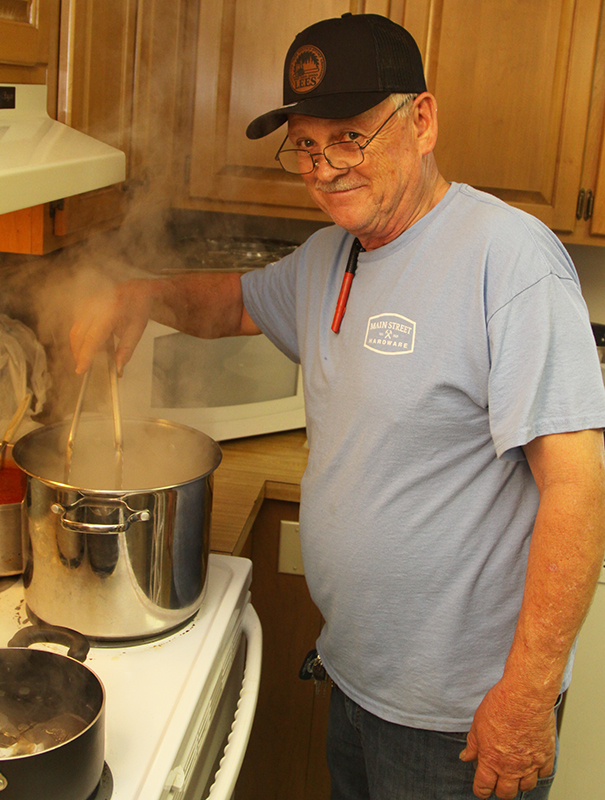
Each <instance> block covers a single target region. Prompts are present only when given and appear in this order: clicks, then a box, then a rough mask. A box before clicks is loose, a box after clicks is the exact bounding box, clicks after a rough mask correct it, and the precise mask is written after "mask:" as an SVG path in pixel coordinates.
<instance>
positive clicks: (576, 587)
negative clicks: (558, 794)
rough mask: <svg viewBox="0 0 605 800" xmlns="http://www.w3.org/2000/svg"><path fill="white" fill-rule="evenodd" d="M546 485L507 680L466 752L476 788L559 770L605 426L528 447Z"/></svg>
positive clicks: (602, 525)
mask: <svg viewBox="0 0 605 800" xmlns="http://www.w3.org/2000/svg"><path fill="white" fill-rule="evenodd" d="M525 451H526V455H527V459H528V462H529V464H530V467H531V470H532V474H533V475H534V477H535V480H536V484H537V486H538V489H539V491H540V506H539V511H538V515H537V518H536V522H535V525H534V530H533V534H532V541H531V545H530V552H529V561H528V567H527V575H526V581H525V589H524V595H523V602H522V606H521V611H520V614H519V619H518V623H517V627H516V630H515V635H514V639H513V643H512V646H511V649H510V652H509V655H508V658H507V661H506V665H505V668H504V674H503V676H502V678H501V680H500V681H498V683H497V684H496V685H495V686H494V687H493V688H492V689H490V691H489V692H488V693H487V694H486V696H485V697H484V699H483V701H482V702H481V704H480V706H479V708H478V709H477V711H476V713H475V718H474V720H473V724H472V727H471V730H470V732H469V735H468V737H467V747H466V748H465V750H464V751H463V752H462V753H461V758H462V759H463V760H465V761H477V769H476V772H475V782H474V786H473V789H474V792H475V794H476V795H477V796H478V797H484V798H487V797H489V796H490V795H491V794H492V793H495V794H496V796H497V797H500V798H514V797H515V796H516V795H517V793H518V792H519V791H529V790H531V789H533V788H534V786H535V785H536V781H537V780H538V778H539V777H545V776H546V775H549V774H550V773H551V772H552V769H553V764H554V756H555V719H554V713H553V707H554V703H555V700H556V697H557V694H558V693H559V691H560V689H561V681H562V677H563V672H564V670H565V665H566V663H567V659H568V656H569V651H570V649H571V647H572V645H573V642H574V639H575V637H576V635H577V632H578V630H579V628H580V626H581V624H582V621H583V619H584V617H585V615H586V612H587V610H588V608H589V605H590V601H591V598H592V596H593V592H594V588H595V585H596V581H597V577H598V573H599V569H600V565H601V561H602V557H603V549H604V545H605V468H604V458H603V435H602V433H601V432H600V431H580V432H577V433H569V434H560V435H555V436H545V437H542V438H541V439H536V440H534V441H533V442H531V443H530V444H529V445H527V446H526V448H525Z"/></svg>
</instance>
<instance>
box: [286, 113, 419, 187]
mask: <svg viewBox="0 0 605 800" xmlns="http://www.w3.org/2000/svg"><path fill="white" fill-rule="evenodd" d="M413 99H414V98H413V97H411V98H408V99H407V100H404V102H403V103H401V105H399V106H397V108H396V109H395V110H394V111H393V112H392V113H391V114H389V116H388V117H387V118H386V119H385V121H384V122H383V123H382V125H381V126H380V127H379V128H378V130H377V131H375V132H374V133H373V134H372V135H371V136H370V138H369V139H368V141H367V142H366V143H365V144H359V142H354V141H353V142H333V143H332V144H328V145H326V146H325V147H324V149H323V150H322V151H321V152H319V153H310V152H309V151H308V150H302V149H300V148H297V147H292V148H290V149H288V150H284V151H283V152H284V153H306V154H307V155H308V156H309V158H310V159H311V163H312V164H313V166H312V167H311V169H308V170H307V171H306V172H292V171H291V170H289V169H286V168H285V167H284V165H283V164H282V162H281V160H280V155H281V153H282V147H283V146H284V145H285V143H286V142H287V141H288V134H286V138H285V139H284V141H283V142H282V143H281V145H280V146H279V150H278V151H277V153H276V155H275V161H279V165H280V167H281V168H282V169H283V170H284V172H288V173H290V174H291V175H309V174H310V173H311V172H313V170H314V169H315V168H316V167H317V161H316V160H315V159H316V158H317V156H323V157H324V158H325V159H326V162H327V163H328V164H329V166H330V167H332V169H340V170H342V169H352V168H353V167H358V166H359V165H360V164H363V161H364V154H363V151H364V150H365V149H366V147H367V146H368V145H369V144H370V142H371V141H372V139H374V138H375V137H376V136H378V134H379V133H380V131H381V130H382V129H383V128H384V126H385V125H386V124H387V122H388V121H389V120H390V119H391V118H392V117H394V116H395V114H396V113H397V112H398V111H400V110H401V109H402V108H403V107H404V106H405V105H407V104H408V103H409V102H411V100H413ZM342 144H356V145H357V147H358V148H359V154H360V155H361V159H360V160H359V161H357V162H356V163H355V164H349V165H347V166H346V167H335V166H334V164H332V162H331V161H330V159H329V158H328V156H327V155H326V150H329V149H330V147H338V146H339V145H342Z"/></svg>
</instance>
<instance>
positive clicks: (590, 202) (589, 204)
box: [584, 190, 594, 220]
mask: <svg viewBox="0 0 605 800" xmlns="http://www.w3.org/2000/svg"><path fill="white" fill-rule="evenodd" d="M593 208H594V194H593V193H592V192H591V191H590V190H589V191H588V194H587V195H586V210H585V211H584V219H587V220H588V219H590V218H591V217H592V209H593Z"/></svg>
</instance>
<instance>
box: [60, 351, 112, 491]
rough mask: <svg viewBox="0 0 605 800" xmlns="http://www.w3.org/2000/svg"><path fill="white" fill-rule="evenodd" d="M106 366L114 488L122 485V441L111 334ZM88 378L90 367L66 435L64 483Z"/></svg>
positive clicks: (67, 480) (67, 479)
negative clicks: (109, 397)
mask: <svg viewBox="0 0 605 800" xmlns="http://www.w3.org/2000/svg"><path fill="white" fill-rule="evenodd" d="M106 349H107V366H108V368H109V385H110V390H111V407H112V412H113V432H114V446H115V456H116V465H115V477H116V481H115V482H116V486H115V488H116V489H120V488H121V487H122V469H123V442H122V416H121V414H120V398H119V394H118V370H117V367H116V355H115V348H114V343H113V335H112V336H110V337H109V339H108V340H107V345H106ZM89 378H90V369H88V370H86V372H85V373H84V375H83V376H82V383H81V384H80V392H79V394H78V399H77V402H76V408H75V411H74V415H73V419H72V421H71V427H70V429H69V435H68V437H67V448H66V453H65V483H69V473H70V470H71V459H72V456H73V450H74V443H75V440H76V434H77V432H78V425H79V423H80V415H81V413H82V406H83V404H84V395H85V394H86V388H87V386H88V380H89Z"/></svg>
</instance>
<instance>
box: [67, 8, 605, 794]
mask: <svg viewBox="0 0 605 800" xmlns="http://www.w3.org/2000/svg"><path fill="white" fill-rule="evenodd" d="M284 123H287V126H288V127H287V131H288V132H287V136H286V139H285V140H284V143H283V144H282V146H281V148H280V152H279V153H278V156H277V157H278V158H279V160H280V162H281V164H282V166H283V167H284V169H286V170H288V171H290V172H295V173H298V174H300V175H302V179H303V180H304V181H305V184H306V186H307V188H308V190H309V193H310V194H311V196H312V197H313V198H314V200H315V201H316V202H317V204H318V205H319V206H320V207H321V208H322V209H323V210H324V211H325V212H326V213H327V214H329V216H330V217H331V218H332V220H333V221H334V222H335V223H336V225H335V226H333V227H330V228H326V229H323V230H321V231H319V232H318V233H317V234H315V235H314V236H312V237H311V238H310V239H309V240H308V241H307V242H306V243H305V244H304V245H303V246H301V247H300V248H299V249H298V250H297V251H296V252H295V253H293V254H292V255H290V256H288V257H287V258H285V259H283V260H282V261H280V262H278V263H277V264H274V265H271V266H270V267H267V268H266V269H264V270H259V271H255V272H252V273H249V274H247V275H245V276H244V277H240V276H238V275H214V274H211V275H199V274H198V275H185V276H181V277H177V278H172V279H170V280H150V281H134V282H128V283H125V284H122V285H120V286H118V287H117V289H116V292H115V295H114V296H113V297H112V299H111V301H110V302H109V303H107V304H105V305H104V306H103V307H101V308H99V311H98V313H96V314H94V315H87V318H86V319H85V320H84V319H83V320H81V321H80V322H78V323H77V324H76V325H75V327H74V329H73V332H72V345H73V349H74V353H75V355H76V359H77V362H78V369H79V370H80V371H82V370H84V369H86V368H87V366H88V364H89V363H90V359H91V357H92V353H93V352H94V351H95V349H96V348H98V347H99V345H100V343H102V342H103V341H104V339H105V338H106V337H107V335H108V334H109V333H110V332H111V331H112V330H114V331H115V332H116V333H117V334H118V335H119V336H120V337H121V340H120V346H119V350H118V358H119V361H120V366H123V365H124V364H125V363H126V362H127V360H128V358H129V356H130V354H131V353H132V350H133V348H134V347H135V345H136V342H137V341H138V338H139V337H140V335H141V332H142V330H143V328H144V326H145V324H146V321H147V319H148V317H149V316H150V315H151V316H153V317H154V318H156V319H158V320H159V321H161V322H164V323H166V324H169V325H172V326H173V327H176V328H179V329H180V330H184V331H186V332H188V333H192V334H194V335H198V336H202V337H216V336H225V335H235V334H256V333H259V332H260V331H261V330H262V331H263V332H264V333H265V334H266V335H267V336H269V338H270V339H272V340H273V341H274V343H275V344H276V345H277V346H278V347H279V348H280V349H281V350H283V351H284V352H285V353H286V354H287V355H289V356H290V357H291V358H292V359H294V360H296V361H300V363H301V364H302V367H303V372H304V388H305V400H306V410H307V429H308V435H309V444H310V454H309V465H308V469H307V471H306V473H305V476H304V480H303V486H302V502H301V538H302V546H303V556H304V561H305V572H306V576H307V580H308V583H309V587H310V590H311V594H312V596H313V598H314V600H315V602H316V603H317V605H318V607H319V608H320V610H321V612H322V614H323V616H324V618H325V620H326V624H325V627H324V629H323V631H322V633H321V636H320V639H319V641H318V650H319V654H320V657H321V659H322V662H323V665H324V666H325V668H326V670H327V672H328V674H329V675H330V677H331V678H332V679H333V681H334V691H333V693H332V706H331V718H330V730H329V744H328V760H329V765H330V770H331V774H332V786H333V789H332V791H333V797H334V798H335V799H336V798H337V799H338V800H345V799H346V800H361V799H362V798H372V800H387V798H389V800H392V799H393V798H397V799H399V798H401V800H429V799H430V800H469V799H470V798H472V797H473V792H474V794H475V795H476V796H477V797H482V798H487V797H489V796H491V795H492V794H495V795H496V796H497V797H500V798H516V797H523V798H526V797H527V798H535V800H543V798H546V797H547V795H548V791H549V786H550V782H551V780H552V773H553V769H554V764H555V742H556V736H555V706H556V702H557V698H558V696H559V695H560V693H561V691H562V690H564V689H565V688H566V687H567V685H568V682H569V673H570V663H571V658H570V653H571V652H572V651H573V645H574V641H575V638H576V635H577V632H578V630H579V627H580V625H581V623H582V620H583V618H584V616H585V614H586V611H587V609H588V606H589V604H590V600H591V597H592V593H593V591H594V587H595V583H596V578H597V575H598V572H599V566H600V561H601V558H602V555H603V549H604V545H605V492H604V462H603V435H602V431H601V428H602V427H603V426H605V392H604V390H603V384H602V379H601V373H600V369H599V366H598V362H597V356H596V350H595V347H594V341H593V339H592V335H591V330H590V325H589V322H588V316H587V313H586V309H585V306H584V303H583V301H582V298H581V294H580V288H579V284H578V280H577V276H576V274H575V270H574V268H573V265H572V264H571V262H570V261H569V258H568V257H567V255H566V252H565V250H564V249H563V248H562V247H561V245H560V244H559V242H558V240H557V239H556V238H555V237H554V236H553V235H552V234H551V233H550V231H548V229H546V228H545V227H544V226H543V225H542V224H541V223H539V222H538V221H537V220H535V219H534V218H532V217H530V216H528V215H526V214H523V213H522V212H519V211H517V210H515V209H512V208H510V207H509V206H507V205H505V204H504V203H501V202H500V201H498V200H497V199H495V198H493V197H491V196H489V195H487V194H483V193H481V192H478V191H475V190H473V189H471V188H470V187H468V186H464V185H460V184H452V185H450V184H448V183H447V182H446V181H445V180H444V178H443V177H442V176H441V175H440V174H439V171H438V169H437V165H436V163H435V159H434V157H433V149H434V147H435V142H436V139H437V108H436V102H435V98H434V97H433V96H432V95H431V94H429V93H428V92H427V91H426V86H425V82H424V76H423V71H422V63H421V59H420V55H419V52H418V49H417V47H416V44H415V43H414V41H413V39H412V37H411V36H410V35H409V34H408V33H407V31H405V30H404V29H403V28H401V27H400V26H398V25H396V24H394V23H392V22H390V21H388V20H387V19H385V18H383V17H379V16H376V15H350V14H347V15H344V16H343V17H342V18H338V19H331V20H324V21H322V22H319V23H317V24H316V25H313V26H311V27H310V28H308V29H306V30H305V31H303V32H302V33H300V34H299V35H298V36H297V37H296V39H295V41H294V43H293V44H292V46H291V48H290V50H289V52H288V55H287V57H286V63H285V69H284V106H283V107H281V108H279V109H275V110H274V111H270V112H268V113H267V114H264V115H263V116H261V117H259V118H258V119H256V120H255V121H254V122H252V123H251V125H250V126H249V128H248V136H250V137H251V138H258V137H260V136H264V135H266V134H267V133H270V132H271V131H273V130H275V129H277V128H278V127H279V126H280V125H282V124H284ZM469 124H473V123H472V120H469Z"/></svg>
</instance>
